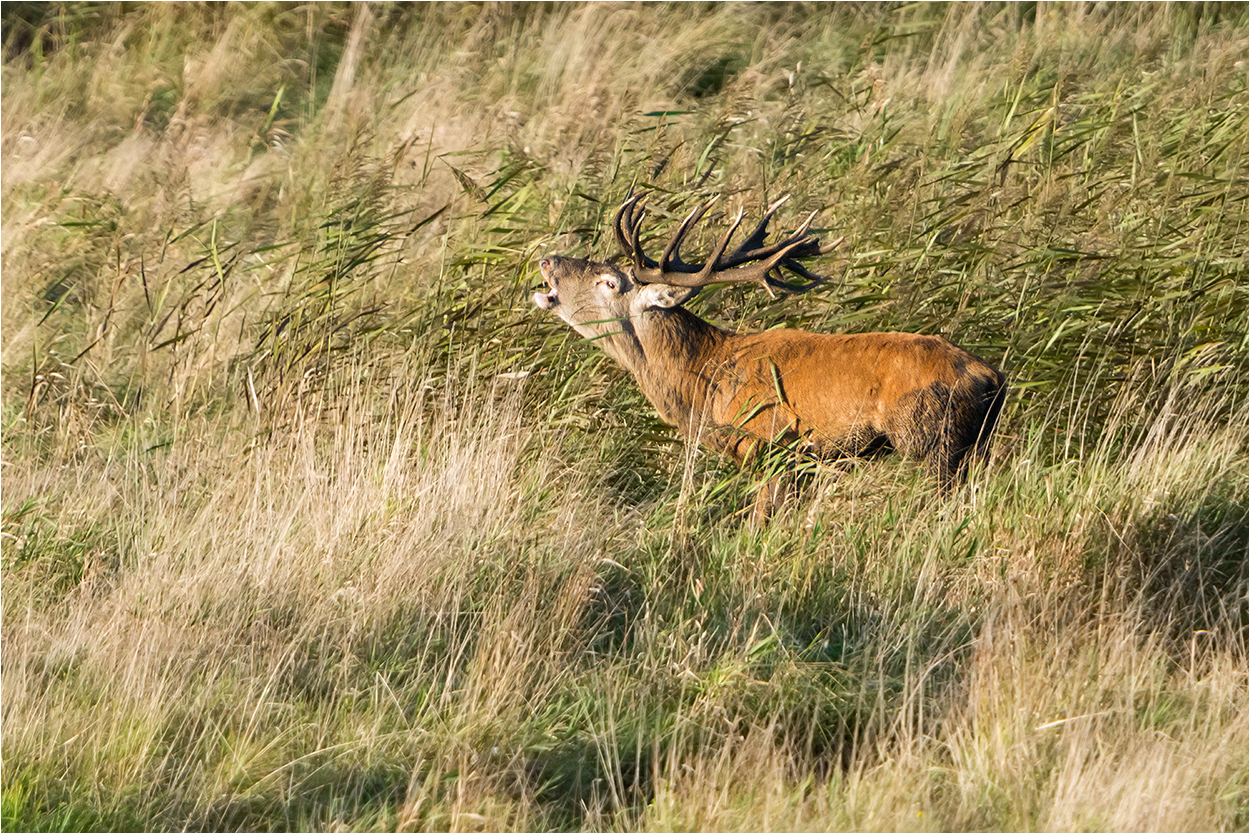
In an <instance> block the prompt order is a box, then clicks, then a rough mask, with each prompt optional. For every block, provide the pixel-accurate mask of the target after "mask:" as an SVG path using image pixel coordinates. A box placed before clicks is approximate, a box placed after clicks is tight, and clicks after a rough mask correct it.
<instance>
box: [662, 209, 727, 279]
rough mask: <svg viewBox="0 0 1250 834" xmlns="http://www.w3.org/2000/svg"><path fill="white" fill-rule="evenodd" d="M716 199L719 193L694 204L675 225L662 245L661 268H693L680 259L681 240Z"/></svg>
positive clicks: (684, 269)
mask: <svg viewBox="0 0 1250 834" xmlns="http://www.w3.org/2000/svg"><path fill="white" fill-rule="evenodd" d="M718 199H720V195H713V196H712V197H711V198H710V199H708V200H705V201H704V202H702V203H700V204H699V205H697V206H695V207H694V208H693V209H692V210H691V212H690V213H689V214H687V215H686V219H685V220H683V221H681V225H680V226H678V227H677V231H676V232H675V233H674V234H673V237H672V238H671V239H670V240H669V242H668V245H667V246H665V247H664V254H663V255H661V256H660V269H661V270H668V269H669V268H670V267H673V268H676V269H678V270H682V271H686V270H691V269H693V267H691V266H690V265H689V264H686V263H684V262H683V261H682V259H681V244H682V241H683V240H685V238H686V234H687V233H688V232H689V231H690V230H691V229H692V228H694V226H695V224H696V223H698V222H699V221H700V220H702V219H703V215H705V214H707V211H708V209H710V208H711V207H712V206H713V205H714V204H715V203H716V201H717V200H718Z"/></svg>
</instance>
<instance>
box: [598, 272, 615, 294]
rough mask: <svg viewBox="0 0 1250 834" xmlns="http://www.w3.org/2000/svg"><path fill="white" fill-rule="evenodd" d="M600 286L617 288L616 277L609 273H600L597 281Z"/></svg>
mask: <svg viewBox="0 0 1250 834" xmlns="http://www.w3.org/2000/svg"><path fill="white" fill-rule="evenodd" d="M597 285H598V286H601V287H607V288H608V289H609V290H612V291H615V290H616V279H615V278H612V277H610V276H607V275H600V276H599V280H598V282H597Z"/></svg>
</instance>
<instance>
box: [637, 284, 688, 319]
mask: <svg viewBox="0 0 1250 834" xmlns="http://www.w3.org/2000/svg"><path fill="white" fill-rule="evenodd" d="M698 292H699V288H698V287H674V286H673V285H672V284H643V285H642V287H641V288H639V290H638V300H637V301H636V302H635V305H636V306H637V308H638V312H642V311H643V310H650V309H652V308H661V309H668V308H670V307H679V306H681V305H682V304H685V303H686V302H687V301H689V300H690V299H692V298H694V296H695V294H696V293H698Z"/></svg>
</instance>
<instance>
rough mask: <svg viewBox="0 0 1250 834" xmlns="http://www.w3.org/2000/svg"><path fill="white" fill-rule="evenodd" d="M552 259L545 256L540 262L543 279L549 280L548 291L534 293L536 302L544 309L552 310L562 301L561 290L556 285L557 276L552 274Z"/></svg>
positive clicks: (539, 268) (539, 267)
mask: <svg viewBox="0 0 1250 834" xmlns="http://www.w3.org/2000/svg"><path fill="white" fill-rule="evenodd" d="M551 268H552V261H551V259H550V258H543V259H542V260H540V261H539V262H538V271H539V272H541V273H542V276H543V280H544V281H546V282H547V288H548V290H549V291H548V292H536V293H534V295H533V299H534V303H535V304H536V305H538V306H539V307H541V308H542V309H544V310H550V309H551V308H552V307H554V306H555V305H557V304H559V303H560V291H559V288H558V287H556V279H555V276H553V275H552V274H551Z"/></svg>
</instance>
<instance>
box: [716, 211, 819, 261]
mask: <svg viewBox="0 0 1250 834" xmlns="http://www.w3.org/2000/svg"><path fill="white" fill-rule="evenodd" d="M787 199H788V198H787ZM780 202H781V201H778V202H777V203H774V204H773V207H772V208H771V209H770V210H772V211H775V210H776V207H778V206H779V205H780ZM769 219H771V218H770V217H769V215H767V214H766V215H765V216H764V221H763V222H762V223H761V224H760V225H759V226H758V227H757V228H756V230H755V231H754V232H752V233H751V237H749V238H747V239H746V240H745V241H743V243H742V245H741V246H739V247H738V248H737V249H735V250H734V251H733V254H732V255H730V256H729V257H728V258H726V259H725V264H724V265H725V266H727V267H728V266H738V265H739V264H744V263H747V262H749V261H758V260H760V259H761V258H767V257H768V256H770V255H772V254H773V253H774V252H776V251H777V250H779V249H781V248H782V247H785V246H789V245H790V244H791V243H794V242H795V241H796V240H800V239H801V238H803V237H804V236H806V235H807V230H808V229H809V228H811V225H812V221H813V220H815V219H816V212H814V211H813V212H812V213H811V214H809V215H808V216H807V219H806V220H804V221H803V223H802V224H800V225H799V227H798V228H797V229H795V230H794V231H793V232H791V233H790V234H789V235H787V236H786V237H785V238H784V239H782V240H779V241H777V242H776V243H774V244H773V245H771V246H764V234H766V232H765V233H761V230H762V229H763V228H764V226H765V225H766V224H767V222H768V220H769ZM808 242H809V243H813V244H815V243H817V240H816V238H808ZM818 251H819V246H817V248H816V250H815V251H813V252H811V253H810V254H812V255H815V254H817V253H818Z"/></svg>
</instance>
